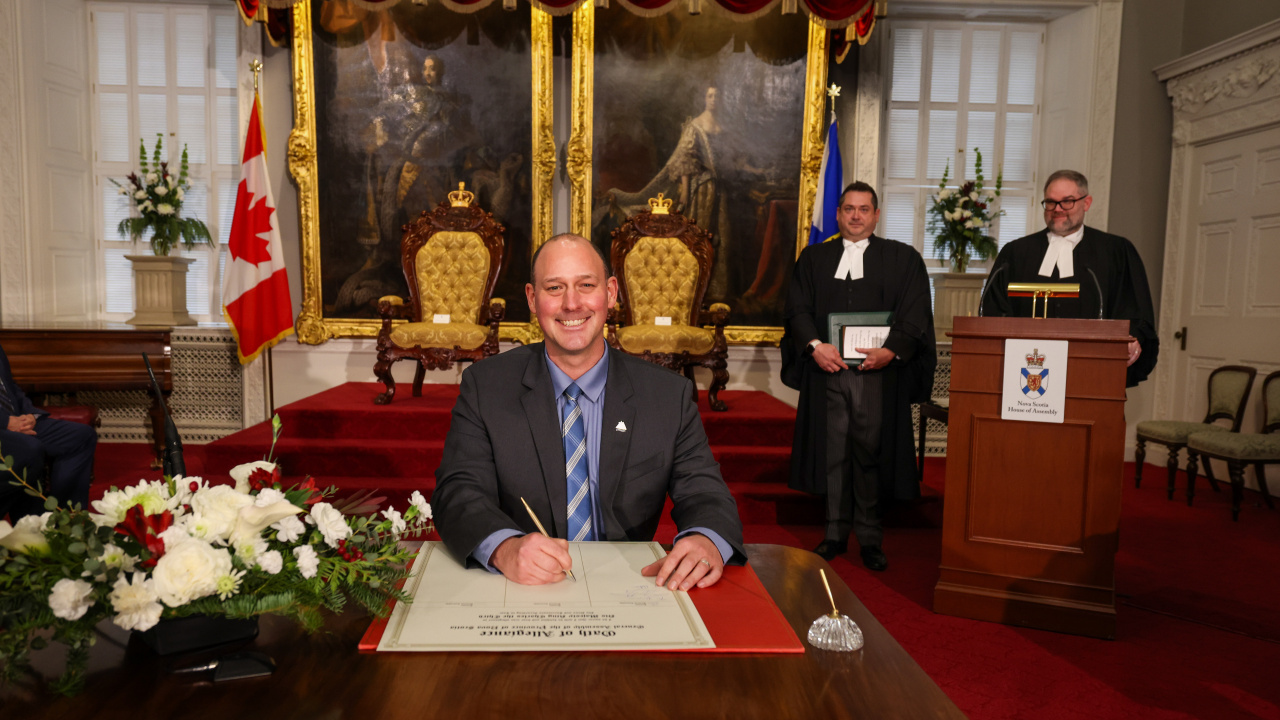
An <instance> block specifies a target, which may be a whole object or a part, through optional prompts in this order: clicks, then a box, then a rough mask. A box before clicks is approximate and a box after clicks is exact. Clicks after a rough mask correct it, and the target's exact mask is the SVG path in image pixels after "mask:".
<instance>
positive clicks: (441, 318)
mask: <svg viewBox="0 0 1280 720" xmlns="http://www.w3.org/2000/svg"><path fill="white" fill-rule="evenodd" d="M431 322H433V323H435V324H436V325H448V324H449V316H448V315H447V314H444V315H442V314H440V313H436V314H434V315H432V316H431Z"/></svg>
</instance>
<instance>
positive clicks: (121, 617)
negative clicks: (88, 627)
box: [111, 572, 164, 631]
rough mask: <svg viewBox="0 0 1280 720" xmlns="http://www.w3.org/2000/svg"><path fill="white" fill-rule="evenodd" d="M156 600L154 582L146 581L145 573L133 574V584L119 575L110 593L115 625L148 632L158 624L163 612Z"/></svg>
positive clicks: (162, 607) (161, 606)
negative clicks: (114, 613)
mask: <svg viewBox="0 0 1280 720" xmlns="http://www.w3.org/2000/svg"><path fill="white" fill-rule="evenodd" d="M157 600H159V598H158V597H156V591H155V582H154V581H153V580H148V579H147V575H146V573H140V572H136V573H134V574H133V582H129V581H127V580H125V576H124V575H123V574H121V575H120V578H119V579H118V580H116V584H115V589H113V590H112V591H111V607H113V608H115V611H116V616H115V618H114V621H115V624H116V625H119V626H120V627H122V628H124V629H125V630H139V631H142V630H150V629H151V627H152V626H154V625H155V624H156V623H158V622H160V614H161V613H163V612H164V606H163V605H161V604H160V603H159V602H157Z"/></svg>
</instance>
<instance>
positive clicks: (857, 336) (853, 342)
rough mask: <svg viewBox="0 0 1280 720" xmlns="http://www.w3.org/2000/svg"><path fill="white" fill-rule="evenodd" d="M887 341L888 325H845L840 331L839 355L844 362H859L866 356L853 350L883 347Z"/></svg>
mask: <svg viewBox="0 0 1280 720" xmlns="http://www.w3.org/2000/svg"><path fill="white" fill-rule="evenodd" d="M888 339H889V326H888V325H845V326H844V327H843V328H841V330H840V340H841V344H842V345H843V346H844V347H842V348H841V349H840V353H841V355H842V356H843V357H844V359H845V360H861V359H862V358H865V357H866V356H867V354H866V353H860V352H858V351H857V350H854V348H878V347H884V341H885V340H888Z"/></svg>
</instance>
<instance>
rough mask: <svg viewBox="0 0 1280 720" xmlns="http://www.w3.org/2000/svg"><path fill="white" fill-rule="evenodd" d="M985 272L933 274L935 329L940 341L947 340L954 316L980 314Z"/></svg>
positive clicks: (985, 278) (985, 279)
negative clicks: (979, 307)
mask: <svg viewBox="0 0 1280 720" xmlns="http://www.w3.org/2000/svg"><path fill="white" fill-rule="evenodd" d="M986 281H987V276H986V275H985V274H983V275H979V274H977V273H954V272H949V273H940V274H937V275H934V276H933V330H934V333H935V334H936V335H937V338H938V342H944V341H945V340H946V337H947V336H946V335H945V333H948V332H950V331H951V327H952V326H953V325H954V318H957V317H970V316H973V315H977V314H978V300H979V299H980V298H981V297H982V285H983V283H985V282H986Z"/></svg>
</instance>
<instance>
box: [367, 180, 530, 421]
mask: <svg viewBox="0 0 1280 720" xmlns="http://www.w3.org/2000/svg"><path fill="white" fill-rule="evenodd" d="M474 199H475V196H474V195H473V194H472V193H470V192H468V191H467V190H466V189H465V188H464V187H463V184H462V183H458V189H457V190H455V191H454V192H451V193H449V200H448V202H442V203H440V205H439V206H438V207H436V209H435V210H432V211H431V212H427V211H426V210H423V211H422V216H421V217H419V218H418V219H416V220H414V221H413V222H411V223H409V224H408V225H405V226H404V237H403V239H402V240H401V242H400V256H401V263H402V265H403V266H404V279H405V281H406V282H407V283H408V285H409V302H408V303H407V304H406V303H405V300H404V298H401V297H398V296H396V295H387V296H385V297H383V298H381V299H380V300H379V301H378V314H379V315H380V316H381V317H382V328H381V329H380V330H379V331H378V361H377V363H375V364H374V366H373V373H374V375H376V376H377V377H378V379H379V380H381V381H382V384H383V385H384V386H386V391H385V392H383V393H382V394H381V395H378V396H377V397H375V398H374V400H373V402H374V403H376V404H378V405H386V404H387V403H389V402H391V400H392V398H394V397H395V394H396V381H395V378H393V377H392V376H391V365H392V364H393V363H395V362H398V361H400V360H404V359H413V360H416V361H417V362H418V368H417V371H416V372H415V374H414V378H413V395H414V397H419V396H421V395H422V381H423V379H424V378H425V377H426V371H427V370H429V369H430V370H445V369H448V368H450V367H453V364H454V363H455V362H462V361H466V360H470V361H473V362H474V361H476V360H482V359H484V358H486V357H489V356H490V355H496V354H497V352H498V324H499V323H500V322H501V320H502V317H503V315H504V314H505V312H506V302H505V301H504V300H502V299H501V298H494V297H493V288H494V285H495V284H497V282H498V271H499V270H501V269H502V259H503V241H502V236H503V233H504V232H505V230H504V228H503V227H502V225H501V224H499V223H498V222H497V221H496V220H494V219H493V215H492V214H491V213H487V212H485V211H484V210H481V209H480V208H478V207H476V206H474V205H472V201H473V200H474ZM396 320H407V321H408V322H402V323H396V322H394V321H396Z"/></svg>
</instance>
